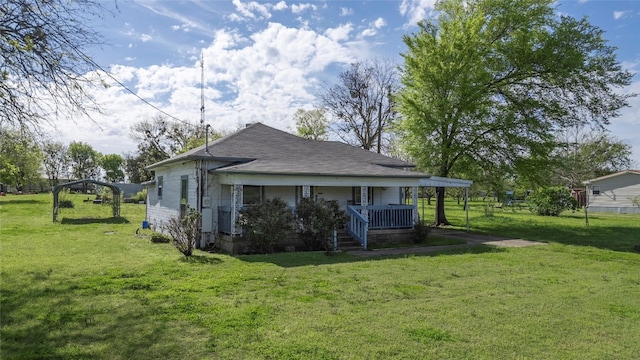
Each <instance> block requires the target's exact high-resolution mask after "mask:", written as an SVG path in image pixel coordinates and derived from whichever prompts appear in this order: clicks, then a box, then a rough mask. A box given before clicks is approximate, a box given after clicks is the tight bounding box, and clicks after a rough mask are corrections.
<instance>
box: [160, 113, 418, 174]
mask: <svg viewBox="0 0 640 360" xmlns="http://www.w3.org/2000/svg"><path fill="white" fill-rule="evenodd" d="M205 147H206V146H205V145H203V146H200V147H198V148H195V149H192V150H190V151H188V152H185V153H183V154H180V155H177V156H174V157H172V158H170V159H167V160H163V161H160V162H158V163H155V164H153V165H151V166H149V167H148V169H151V170H153V169H155V168H158V167H161V166H164V165H169V164H171V163H173V162H178V161H184V160H197V159H211V160H222V161H226V162H229V163H230V165H229V166H225V167H222V168H219V169H217V170H215V172H224V173H256V174H289V175H333V176H381V177H389V176H391V177H412V178H413V177H417V178H420V177H427V176H428V175H425V174H423V173H419V172H415V171H408V170H406V168H411V167H413V165H411V164H409V163H407V162H405V161H402V160H398V159H393V158H390V157H387V156H384V155H380V154H377V153H374V152H371V151H367V150H363V149H361V148H357V147H354V146H350V145H347V144H344V143H340V142H336V141H316V140H309V139H303V138H300V137H298V136H295V135H293V134H289V133H287V132H284V131H280V130H277V129H274V128H272V127H269V126H266V125H264V124H261V123H256V124H253V125H250V126H248V127H246V128H244V129H242V130H240V131H238V132H236V133H234V134H232V135H229V136H226V137H224V138H221V139H218V140H216V141H213V142H211V143H210V144H209V146H208V150H209V153H207V152H206V149H205Z"/></svg>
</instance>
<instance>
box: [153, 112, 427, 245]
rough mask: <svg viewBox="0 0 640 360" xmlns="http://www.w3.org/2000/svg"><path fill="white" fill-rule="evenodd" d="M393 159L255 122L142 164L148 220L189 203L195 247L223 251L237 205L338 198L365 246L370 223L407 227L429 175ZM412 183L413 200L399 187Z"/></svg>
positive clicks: (159, 221) (159, 225) (164, 217)
mask: <svg viewBox="0 0 640 360" xmlns="http://www.w3.org/2000/svg"><path fill="white" fill-rule="evenodd" d="M413 167H414V166H413V165H411V164H409V163H407V162H405V161H402V160H398V159H393V158H390V157H387V156H384V155H381V154H377V153H373V152H370V151H366V150H363V149H360V148H357V147H353V146H350V145H347V144H344V143H340V142H335V141H315V140H309V139H303V138H300V137H298V136H295V135H292V134H289V133H286V132H283V131H280V130H277V129H274V128H271V127H269V126H266V125H263V124H260V123H256V124H252V125H249V126H247V127H246V128H244V129H242V130H240V131H238V132H236V133H234V134H232V135H229V136H226V137H224V138H221V139H218V140H215V141H213V142H211V143H210V144H206V145H203V146H200V147H198V148H195V149H193V150H190V151H188V152H186V153H183V154H180V155H177V156H174V157H172V158H169V159H167V160H164V161H160V162H158V163H155V164H153V165H150V166H149V167H148V169H149V170H152V171H154V173H155V180H154V181H152V182H149V183H147V184H146V186H147V189H148V201H147V214H146V215H147V221H148V222H149V223H150V224H151V226H152V227H153V228H155V229H156V230H159V231H162V230H163V226H164V225H165V224H166V223H167V221H168V220H169V219H170V218H171V217H176V216H180V214H181V212H183V211H184V210H185V209H186V206H187V205H189V207H191V208H195V209H197V210H199V211H200V212H201V214H202V237H201V243H200V244H198V246H200V247H204V246H207V245H209V244H212V243H214V242H215V243H216V245H217V246H220V247H222V248H223V250H225V251H228V252H238V251H242V250H241V249H238V248H237V247H235V246H234V244H233V243H234V241H239V239H237V237H238V235H240V234H241V228H239V226H237V224H236V222H237V221H236V220H237V219H238V215H239V211H240V209H242V207H243V206H247V205H251V204H256V203H259V202H260V201H261V199H265V198H274V197H280V198H282V199H283V200H285V201H286V202H287V204H289V205H290V206H291V207H292V208H295V206H296V204H297V203H298V201H299V200H300V199H301V198H303V197H322V198H324V199H326V200H337V201H338V202H339V204H340V206H341V207H342V208H343V209H344V210H346V211H347V212H348V214H349V216H350V218H351V223H350V232H351V234H352V235H353V236H354V238H356V239H358V240H359V241H360V242H361V243H362V245H363V246H364V247H365V248H366V246H367V233H368V231H369V230H371V229H389V228H393V229H400V228H404V229H411V228H412V227H413V225H414V223H415V222H416V221H417V220H418V210H417V206H416V205H415V204H417V198H415V197H417V193H418V192H417V191H416V190H417V188H418V186H419V184H420V179H425V178H429V175H426V174H423V173H420V172H416V171H413V170H412V168H413ZM406 188H412V189H414V191H413V192H412V194H413V195H412V196H413V197H414V199H413V201H411V202H410V203H411V204H413V205H405V202H406V201H405V200H406V199H405V198H404V194H406V193H407V192H405V191H404V190H405V189H406Z"/></svg>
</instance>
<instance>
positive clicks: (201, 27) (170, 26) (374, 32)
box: [59, 0, 640, 168]
mask: <svg viewBox="0 0 640 360" xmlns="http://www.w3.org/2000/svg"><path fill="white" fill-rule="evenodd" d="M433 3H434V0H403V1H310V2H304V0H302V2H290V1H273V2H265V1H259V2H255V1H243V0H233V1H205V0H200V1H177V0H158V1H152V0H145V1H132V0H118V1H117V2H113V3H112V2H110V1H105V3H104V4H105V6H106V7H107V8H108V9H110V10H112V11H113V13H112V14H109V15H105V16H104V18H103V19H101V20H97V21H96V22H95V24H92V26H94V27H95V28H96V29H97V30H98V31H100V32H101V33H102V34H103V35H104V39H105V42H106V43H107V44H106V45H104V46H102V47H100V48H93V49H91V55H92V56H93V58H94V59H95V60H96V62H97V63H99V64H100V65H101V66H102V67H103V68H105V69H108V70H109V71H110V73H111V74H113V76H114V77H115V78H117V79H118V80H119V81H120V82H122V83H124V84H126V85H127V86H128V87H129V88H130V89H131V90H133V91H134V92H136V93H137V94H138V95H139V96H141V97H143V98H144V99H146V100H147V101H149V102H150V103H152V104H153V105H155V106H156V107H158V108H160V109H162V110H163V111H165V112H166V113H168V114H171V115H172V116H175V117H176V118H179V119H181V120H183V121H187V122H191V123H194V124H195V123H198V122H199V120H200V74H201V72H200V56H201V54H203V55H204V65H205V99H206V100H205V108H206V122H207V123H209V124H211V125H212V126H213V127H214V128H215V129H218V130H233V129H236V128H238V127H241V126H243V125H244V124H245V123H249V122H256V121H260V122H263V123H265V124H267V125H270V126H274V127H276V128H280V129H283V130H292V129H293V128H294V123H293V120H292V118H291V116H292V114H293V113H294V112H295V111H296V109H298V108H311V107H313V105H314V104H315V94H317V91H318V89H319V86H321V84H323V83H324V82H330V83H331V82H333V81H335V79H336V75H337V74H338V73H339V72H340V71H342V70H344V69H346V68H347V67H348V65H349V64H350V63H352V62H355V61H359V60H363V59H367V58H372V57H377V58H387V59H391V60H393V61H396V62H398V63H399V62H400V61H401V58H400V56H399V54H400V53H401V52H403V51H404V50H405V48H404V43H403V42H402V36H403V35H404V34H408V33H411V32H414V31H416V30H417V28H416V26H415V24H416V22H417V21H418V20H420V19H422V18H425V17H430V16H432V15H433V14H432V12H431V9H432V6H433ZM557 11H558V13H562V14H566V15H570V16H573V17H578V18H581V17H583V16H587V17H588V18H589V21H590V22H591V23H592V24H594V25H596V26H599V27H600V28H602V29H603V30H605V37H606V38H607V39H608V40H609V41H610V44H611V45H613V46H616V47H617V48H618V52H617V54H618V59H619V61H620V62H621V63H622V64H623V66H624V68H625V69H628V70H630V71H632V72H634V73H636V72H638V70H640V41H638V37H639V36H640V1H637V0H635V1H615V0H614V1H611V0H607V1H605V0H600V1H594V0H586V1H584V0H583V1H577V0H573V1H568V0H561V1H559V2H558V3H557ZM105 80H106V81H107V83H110V84H111V85H112V86H110V87H108V88H106V89H105V88H103V89H95V95H96V97H97V98H98V99H99V100H100V101H101V102H102V103H103V107H104V109H105V112H106V113H105V115H95V116H94V119H95V120H96V121H97V124H96V123H93V122H90V121H85V120H83V119H76V122H75V123H74V124H69V126H60V127H59V129H60V133H59V136H60V137H61V139H62V140H63V141H65V142H70V141H85V142H88V143H89V144H91V145H92V146H93V147H94V148H95V149H96V150H98V151H100V152H102V153H118V154H122V153H124V152H131V151H135V149H136V146H135V143H134V142H133V140H131V139H129V138H128V134H129V127H130V126H131V125H132V124H134V123H136V122H139V121H140V120H143V119H150V118H152V117H154V116H157V115H158V114H159V112H158V111H157V110H155V109H154V108H152V107H151V106H148V105H146V104H144V103H143V102H141V101H140V100H139V99H137V98H136V97H134V96H133V95H132V94H130V93H128V92H127V91H125V90H124V89H122V87H120V86H119V85H117V84H116V83H115V82H114V81H113V80H111V79H108V78H106V79H105ZM623 91H626V92H635V93H640V75H636V76H635V77H634V83H633V85H632V86H631V87H629V88H628V89H625V90H623ZM631 102H632V106H631V107H630V108H627V109H625V110H624V111H623V112H622V116H621V117H619V118H617V119H612V124H611V126H610V127H609V129H610V130H611V133H612V134H613V135H614V136H616V137H617V138H619V139H620V140H622V141H625V142H627V143H629V144H631V145H632V146H633V150H634V160H635V164H634V165H635V167H636V168H640V100H639V99H638V98H637V97H636V98H634V99H632V100H631Z"/></svg>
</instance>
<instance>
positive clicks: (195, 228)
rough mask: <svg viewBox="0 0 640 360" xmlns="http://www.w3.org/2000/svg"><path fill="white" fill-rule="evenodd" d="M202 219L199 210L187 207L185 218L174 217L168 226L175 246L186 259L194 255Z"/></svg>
mask: <svg viewBox="0 0 640 360" xmlns="http://www.w3.org/2000/svg"><path fill="white" fill-rule="evenodd" d="M201 219H202V215H201V214H200V213H199V212H198V210H196V209H193V208H190V207H189V206H188V205H187V209H186V211H185V214H184V216H183V217H182V218H180V217H173V218H171V219H169V222H168V224H167V226H166V227H167V231H168V232H169V234H170V235H171V237H172V238H173V245H174V246H175V247H176V249H178V251H180V252H181V253H182V254H183V255H184V256H186V257H189V256H191V255H192V254H193V249H194V248H195V247H196V241H197V240H198V239H199V238H200V220H201Z"/></svg>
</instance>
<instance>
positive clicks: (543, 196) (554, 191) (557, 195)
mask: <svg viewBox="0 0 640 360" xmlns="http://www.w3.org/2000/svg"><path fill="white" fill-rule="evenodd" d="M527 200H528V202H529V209H531V211H532V212H534V213H536V214H538V215H542V216H558V215H560V213H562V212H563V211H565V210H568V209H574V210H575V209H576V207H577V205H578V204H577V201H576V199H574V198H573V197H571V191H570V190H569V189H567V188H565V187H562V186H553V187H541V188H538V189H537V190H535V191H534V192H532V193H531V195H529V197H528V198H527Z"/></svg>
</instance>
